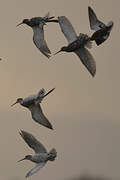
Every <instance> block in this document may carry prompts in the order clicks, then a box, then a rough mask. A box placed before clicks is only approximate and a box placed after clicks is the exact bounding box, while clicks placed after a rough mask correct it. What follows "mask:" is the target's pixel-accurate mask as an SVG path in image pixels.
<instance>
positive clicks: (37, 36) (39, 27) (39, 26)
mask: <svg viewBox="0 0 120 180" xmlns="http://www.w3.org/2000/svg"><path fill="white" fill-rule="evenodd" d="M53 18H54V16H52V17H49V13H48V14H47V15H46V16H44V17H34V18H31V19H24V20H23V21H22V22H21V23H20V24H18V25H17V26H19V25H21V24H27V25H28V26H30V27H31V28H32V29H33V42H34V44H35V45H36V47H37V48H38V49H39V50H40V51H41V53H43V54H44V55H45V56H46V57H47V58H49V57H50V54H51V52H50V49H49V48H48V46H47V43H46V41H45V39H44V29H43V27H44V25H46V23H48V22H55V23H58V20H57V19H53Z"/></svg>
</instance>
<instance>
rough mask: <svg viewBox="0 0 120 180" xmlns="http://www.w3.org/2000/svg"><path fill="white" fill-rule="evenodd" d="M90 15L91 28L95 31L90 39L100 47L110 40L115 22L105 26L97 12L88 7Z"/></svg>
mask: <svg viewBox="0 0 120 180" xmlns="http://www.w3.org/2000/svg"><path fill="white" fill-rule="evenodd" d="M88 15H89V21H90V28H91V29H92V30H95V32H94V33H93V35H92V36H91V38H90V39H91V40H92V41H95V42H96V44H97V45H98V46H99V45H100V44H102V43H103V42H104V41H106V40H107V39H108V37H109V35H110V32H111V30H112V27H113V21H110V22H109V23H108V24H107V25H105V24H104V23H103V22H101V21H100V20H98V18H97V16H96V14H95V12H94V11H93V9H92V8H91V7H88Z"/></svg>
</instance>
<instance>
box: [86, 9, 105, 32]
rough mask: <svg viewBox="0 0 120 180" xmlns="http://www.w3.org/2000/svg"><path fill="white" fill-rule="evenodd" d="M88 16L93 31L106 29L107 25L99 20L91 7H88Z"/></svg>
mask: <svg viewBox="0 0 120 180" xmlns="http://www.w3.org/2000/svg"><path fill="white" fill-rule="evenodd" d="M88 15H89V21H90V28H91V29H92V30H95V31H97V30H99V29H101V28H103V27H105V24H104V23H103V22H101V21H99V20H98V18H97V16H96V14H95V13H94V11H93V9H92V8H91V7H88Z"/></svg>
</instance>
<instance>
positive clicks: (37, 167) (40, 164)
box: [26, 162, 46, 178]
mask: <svg viewBox="0 0 120 180" xmlns="http://www.w3.org/2000/svg"><path fill="white" fill-rule="evenodd" d="M45 164H46V162H42V163H39V164H37V165H36V166H35V167H34V168H32V169H31V170H30V171H29V172H28V173H27V174H26V178H27V177H29V176H31V175H33V174H35V173H36V172H38V171H39V170H40V169H41V168H42V167H43V166H44V165H45Z"/></svg>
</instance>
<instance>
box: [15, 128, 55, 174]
mask: <svg viewBox="0 0 120 180" xmlns="http://www.w3.org/2000/svg"><path fill="white" fill-rule="evenodd" d="M20 135H21V137H22V138H23V139H24V141H25V142H26V143H27V144H28V146H29V147H30V148H32V149H33V150H34V151H35V154H34V155H27V156H25V157H24V158H23V159H21V160H19V161H18V162H20V161H23V160H30V161H32V162H34V163H36V164H37V165H36V166H35V167H34V168H32V169H31V170H30V171H29V172H28V173H27V174H26V177H29V176H31V175H33V174H34V173H36V172H37V171H39V170H40V169H41V168H42V167H43V166H45V164H46V163H47V161H54V160H55V158H56V156H57V152H56V150H55V149H54V148H52V149H51V150H50V151H49V152H47V150H46V148H45V147H44V146H43V145H42V144H41V143H40V142H39V141H38V140H37V139H36V138H35V137H34V136H33V135H32V134H30V133H28V132H26V131H22V130H21V132H20Z"/></svg>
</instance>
